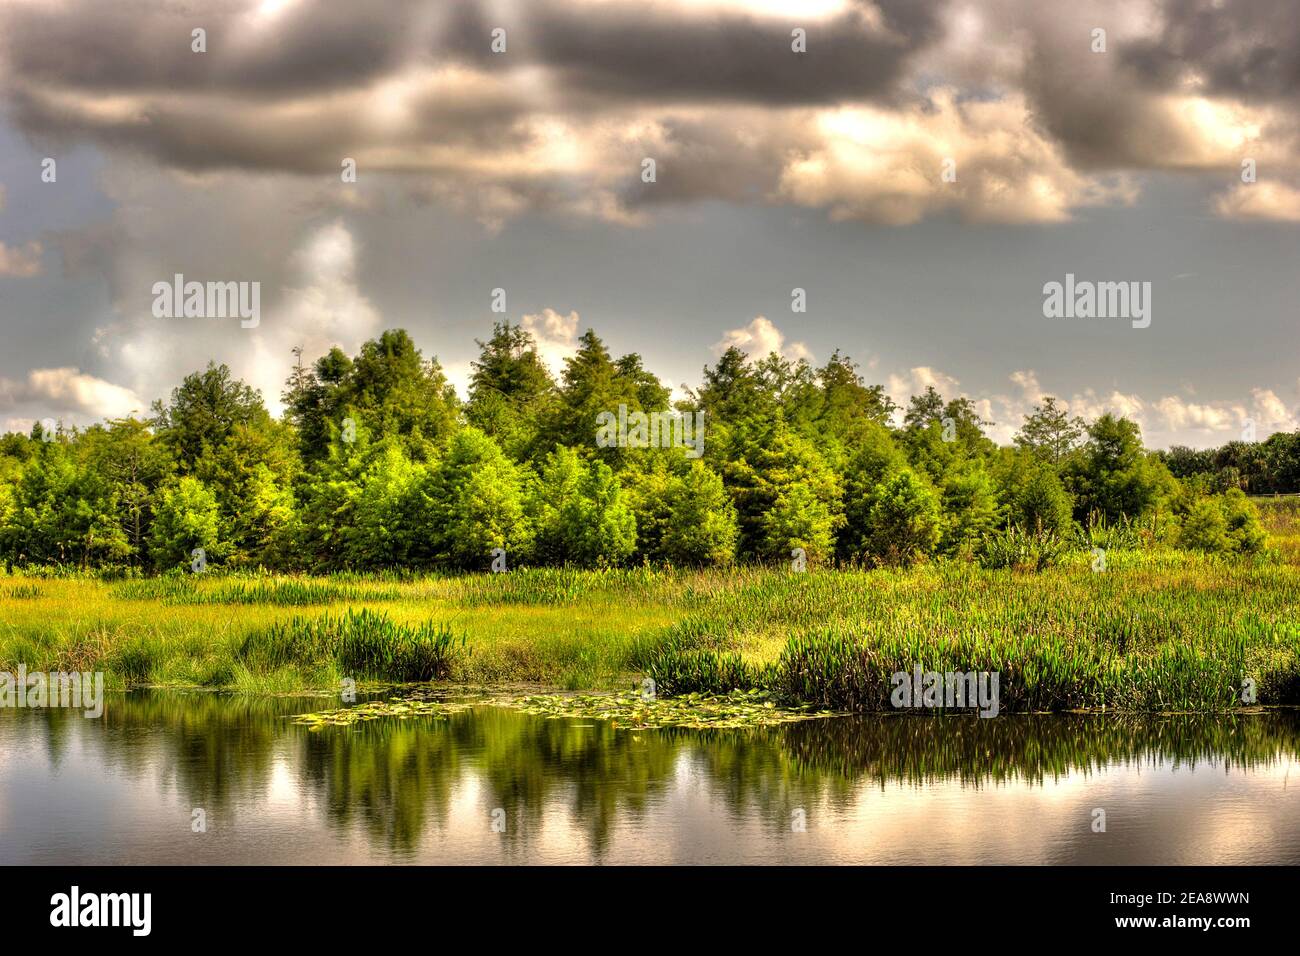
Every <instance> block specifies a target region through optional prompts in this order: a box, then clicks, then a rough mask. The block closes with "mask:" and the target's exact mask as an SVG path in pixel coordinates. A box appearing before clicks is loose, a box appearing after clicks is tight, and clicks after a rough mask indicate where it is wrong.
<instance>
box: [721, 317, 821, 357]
mask: <svg viewBox="0 0 1300 956" xmlns="http://www.w3.org/2000/svg"><path fill="white" fill-rule="evenodd" d="M729 348H737V349H740V351H742V352H744V353H745V354H746V355H748V356H749V357H750V358H753V359H764V358H767V357H768V356H769V355H771V354H772V353H773V352H776V353H777V354H778V355H781V356H782V357H784V358H787V359H790V360H791V361H798V360H799V359H807V360H808V361H810V362H811V361H812V357H813V355H812V352H811V351H809V349H808V346H806V345H805V344H804V343H803V342H790V343H789V344H787V343H786V339H785V333H784V332H782V331H781V330H780V329H779V328H777V327H776V324H775V323H773V322H772V320H771V319H769V318H767V317H766V316H762V315H760V316H756V317H755V318H754V320H753V321H751V322H750V323H749V324H748V325H745V326H742V327H740V328H738V329H728V330H727V331H726V332H724V333H722V339H721V340H720V341H718V342H717V343H716V344H715V345H714V346H713V351H714V354H716V355H721V354H722V353H723V352H725V351H726V350H727V349H729Z"/></svg>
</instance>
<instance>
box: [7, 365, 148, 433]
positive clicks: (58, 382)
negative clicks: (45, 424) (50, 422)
mask: <svg viewBox="0 0 1300 956" xmlns="http://www.w3.org/2000/svg"><path fill="white" fill-rule="evenodd" d="M0 407H3V408H7V409H11V410H12V409H16V408H18V407H22V408H24V409H25V410H31V409H33V408H34V409H36V410H38V411H39V412H41V413H42V414H43V415H54V416H55V417H57V416H58V415H63V414H72V415H76V416H79V417H84V418H88V419H100V418H120V417H122V416H124V415H130V414H132V413H143V412H145V411H147V410H148V407H149V406H148V403H147V402H145V401H143V400H141V398H140V397H139V396H138V395H136V394H135V392H133V391H131V390H130V389H129V388H123V387H122V386H120V385H115V384H113V383H112V382H108V381H105V380H104V379H102V378H96V377H95V376H94V375H87V374H86V373H84V372H82V371H81V370H80V369H77V368H70V367H69V368H36V369H32V370H31V371H30V372H28V373H27V378H26V379H24V380H20V381H15V380H13V379H3V378H0ZM21 421H25V422H28V423H30V421H31V419H21Z"/></svg>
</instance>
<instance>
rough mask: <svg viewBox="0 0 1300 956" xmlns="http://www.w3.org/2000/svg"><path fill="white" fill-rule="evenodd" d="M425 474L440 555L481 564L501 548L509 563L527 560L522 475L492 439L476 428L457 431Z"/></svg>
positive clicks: (464, 563) (529, 541) (529, 530)
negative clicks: (431, 469)
mask: <svg viewBox="0 0 1300 956" xmlns="http://www.w3.org/2000/svg"><path fill="white" fill-rule="evenodd" d="M430 479H431V480H430V483H429V486H430V490H429V492H428V497H429V499H430V500H431V503H432V508H431V509H430V514H431V515H432V516H433V519H434V520H433V528H431V529H430V537H431V538H432V539H433V540H435V541H437V542H438V551H439V556H440V557H442V558H444V559H445V560H449V561H450V562H451V563H453V564H454V565H456V566H457V567H462V568H486V567H488V566H489V564H490V562H491V561H492V552H493V550H495V549H497V548H501V549H503V550H504V551H505V552H506V554H507V556H508V559H509V560H510V562H511V563H513V562H515V561H520V560H527V558H528V556H529V553H530V552H531V549H532V527H531V525H530V523H529V520H528V516H527V514H526V512H525V503H526V495H525V490H526V475H525V473H524V472H523V471H522V469H520V468H519V467H518V466H516V465H515V464H514V463H513V462H511V461H510V460H509V459H508V458H506V456H505V455H504V454H503V453H502V451H501V449H500V448H499V447H498V446H497V443H496V442H495V441H493V440H492V439H491V438H490V437H489V436H487V435H485V434H484V433H483V432H482V431H480V430H479V429H477V428H466V429H463V430H462V431H460V432H457V433H456V436H455V437H454V438H453V439H452V441H451V445H450V447H449V448H448V450H447V454H446V455H445V456H444V457H443V459H442V460H441V461H440V462H439V463H438V467H437V468H435V469H434V470H433V472H432V473H431V476H430Z"/></svg>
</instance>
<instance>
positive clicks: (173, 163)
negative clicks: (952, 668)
mask: <svg viewBox="0 0 1300 956" xmlns="http://www.w3.org/2000/svg"><path fill="white" fill-rule="evenodd" d="M198 28H201V29H202V30H204V31H205V37H204V40H205V46H206V52H195V51H194V49H193V47H194V45H195V41H194V40H193V31H194V30H195V29H198ZM501 30H503V31H504V42H505V50H504V52H495V51H494V49H493V44H494V36H496V37H497V38H498V39H497V45H498V46H499V45H500V37H501V34H500V33H497V32H496V31H501ZM795 30H802V31H803V36H804V37H805V38H806V39H805V41H804V44H805V45H806V51H805V52H796V51H795V50H794V49H792V47H793V46H796V45H799V44H798V43H797V42H796V38H795V36H794V35H793V32H792V31H795ZM1098 31H1104V35H1103V34H1101V33H1099V32H1098ZM1103 43H1104V50H1101V49H1100V47H1101V46H1102V45H1103ZM1298 122H1300V30H1298V29H1297V27H1296V20H1295V10H1294V5H1293V3H1291V2H1289V0H1233V2H1228V0H1223V2H1214V0H1165V2H1147V0H1119V2H1106V0H1071V2H1068V3H1065V2H1061V3H1047V2H1044V0H946V2H945V0H801V2H793V0H792V2H782V0H519V2H513V0H439V2H427V3H416V2H412V0H367V2H365V3H347V2H341V0H335V2H329V0H321V2H316V0H204V2H201V3H200V2H187V0H171V2H169V3H166V4H159V3H156V2H135V0H115V2H113V3H104V2H102V0H0V321H2V322H3V325H2V328H3V333H4V343H5V347H4V348H3V349H0V429H3V428H21V429H24V430H25V429H26V428H27V427H29V426H30V423H31V421H32V420H34V419H40V418H45V417H54V418H59V419H62V420H64V421H67V422H70V423H85V422H89V421H93V420H96V419H98V418H101V417H105V416H117V415H123V414H128V413H130V412H132V411H133V410H140V411H142V412H143V411H145V410H147V408H148V405H149V402H150V401H152V400H153V399H154V398H156V397H159V396H160V395H163V394H165V393H166V392H167V391H168V390H169V389H170V388H171V387H172V386H173V385H175V384H176V383H177V382H178V381H179V379H180V378H181V377H182V376H183V375H184V374H185V373H187V372H189V371H192V370H194V369H196V368H200V367H202V365H203V364H205V363H206V362H207V361H208V360H209V359H215V360H217V361H224V362H226V363H228V364H229V365H230V366H231V367H232V368H233V369H234V370H235V371H236V372H237V373H238V374H240V375H242V376H243V377H245V378H246V379H247V380H248V381H250V382H251V383H253V384H255V385H257V386H258V387H260V388H261V389H262V390H263V392H264V394H265V395H266V397H267V399H268V403H269V404H270V405H272V407H274V408H278V405H279V402H278V398H279V391H280V386H281V384H282V383H283V380H284V378H285V376H286V374H287V372H288V369H289V366H290V364H291V362H292V356H291V354H290V349H291V348H293V347H294V346H298V345H301V346H303V347H304V349H305V351H306V355H307V356H308V357H309V358H311V357H314V356H316V355H318V354H320V353H321V352H323V351H324V350H325V349H326V348H328V347H329V346H330V345H332V344H336V343H337V344H340V345H342V346H343V347H344V348H346V349H348V350H354V349H355V348H356V347H357V346H358V345H359V344H360V343H361V342H362V341H364V340H365V339H366V338H369V337H371V336H373V335H375V334H376V333H377V332H379V331H380V330H381V329H383V328H386V327H396V326H401V327H405V328H407V329H409V330H410V331H411V333H412V334H413V335H414V336H415V338H416V341H417V342H418V343H419V344H420V345H421V347H422V348H424V350H425V352H426V354H432V355H436V356H437V357H438V359H439V360H440V361H441V362H442V363H443V365H444V366H445V367H446V368H447V370H448V373H449V375H450V376H451V378H452V380H453V381H456V382H458V383H460V384H461V385H462V386H463V383H464V381H465V379H466V377H467V375H468V370H469V361H470V360H471V358H473V357H474V356H475V355H476V352H477V350H476V348H475V345H474V339H475V338H476V337H477V338H484V337H486V336H487V334H488V333H489V332H490V329H491V325H492V322H493V320H494V319H500V318H502V316H501V315H496V314H494V313H493V312H492V308H491V306H492V301H493V290H494V289H496V288H502V289H504V290H505V292H506V313H505V317H508V318H510V319H512V320H513V321H517V322H522V323H524V324H525V325H526V326H527V327H529V328H530V329H531V330H532V331H533V332H534V334H535V335H536V336H537V337H538V339H539V341H540V342H541V344H542V346H543V350H544V353H545V354H546V356H547V357H548V359H549V360H551V361H552V362H553V363H554V364H556V365H557V366H558V365H559V364H560V363H561V362H562V361H563V358H564V357H565V355H566V354H569V352H570V351H571V349H572V347H573V343H574V342H575V340H576V338H577V336H578V335H579V334H581V332H582V330H584V329H585V328H588V327H592V328H595V329H596V330H597V332H598V333H599V334H600V335H601V336H602V337H604V338H605V340H606V341H607V343H609V345H610V347H611V348H612V349H613V350H614V351H615V352H618V353H622V352H632V351H635V352H640V353H641V354H642V355H643V356H644V357H645V359H646V362H647V364H648V366H649V367H650V368H651V369H653V370H655V371H656V372H658V373H659V374H660V375H661V376H663V377H665V378H666V379H668V380H670V381H671V382H672V383H673V384H674V385H677V386H683V385H693V384H695V383H697V382H698V381H699V379H700V373H701V370H702V368H703V366H704V365H705V364H706V363H711V362H712V361H713V360H714V358H715V357H716V355H717V354H718V352H719V351H720V350H721V349H723V348H725V347H726V346H727V345H731V344H735V345H738V346H740V347H742V348H744V349H746V350H748V351H750V352H752V353H755V354H765V353H767V352H768V351H771V350H774V349H775V350H778V351H782V352H783V353H784V354H786V355H788V356H791V357H807V358H809V359H811V360H813V361H815V362H821V361H824V360H825V359H826V358H828V357H829V356H830V354H831V353H832V352H833V351H834V350H835V349H836V348H839V349H841V350H842V351H844V352H847V353H848V354H849V355H851V356H852V357H853V358H854V359H855V360H857V361H858V362H859V363H860V364H861V366H862V368H863V370H864V373H865V374H866V375H867V377H868V378H869V379H870V380H872V381H876V382H880V383H883V384H885V385H886V386H887V387H888V388H889V390H890V392H891V394H893V395H894V396H895V398H896V399H898V400H899V401H904V400H905V399H906V397H907V396H908V395H909V394H911V393H913V392H915V391H919V390H921V389H923V388H924V386H925V385H927V384H934V385H936V386H937V387H938V388H939V389H940V390H941V391H943V392H944V393H945V394H946V395H948V396H953V395H956V394H964V395H968V396H970V397H971V398H972V399H974V400H976V401H977V402H978V403H980V404H979V407H980V408H981V409H982V410H983V412H984V415H985V417H986V418H988V419H991V420H993V421H994V422H995V423H996V426H995V427H994V429H993V433H994V435H995V436H996V437H999V438H1001V439H1007V438H1009V436H1010V435H1011V433H1012V432H1014V430H1015V428H1016V426H1018V425H1019V423H1020V420H1021V417H1022V416H1023V414H1024V412H1025V411H1026V410H1028V409H1029V408H1031V407H1032V405H1033V403H1034V402H1035V401H1036V400H1038V399H1040V398H1041V396H1043V395H1044V394H1054V395H1057V396H1060V397H1061V398H1063V399H1065V400H1066V401H1067V402H1068V404H1069V406H1070V408H1071V409H1072V410H1073V411H1075V412H1077V413H1079V414H1082V415H1084V416H1093V415H1096V414H1098V413H1100V412H1101V411H1103V410H1107V409H1110V410H1115V411H1119V412H1122V413H1124V414H1127V415H1129V416H1130V417H1133V418H1135V419H1136V420H1138V421H1139V422H1140V423H1141V425H1142V427H1143V431H1144V434H1145V436H1146V439H1147V441H1148V443H1149V444H1151V445H1155V446H1164V445H1168V444H1170V443H1186V444H1192V445H1197V446H1206V445H1215V444H1221V443H1223V442H1225V441H1229V440H1232V439H1235V438H1237V437H1239V436H1240V435H1241V433H1242V430H1243V428H1245V427H1247V422H1248V421H1249V422H1253V423H1254V426H1255V428H1256V431H1257V434H1258V436H1259V437H1261V438H1262V437H1264V436H1265V435H1267V434H1269V433H1270V432H1272V431H1275V430H1278V429H1287V430H1290V429H1294V428H1296V427H1297V425H1298V424H1300V423H1298V422H1297V411H1298V409H1300V388H1298V385H1300V362H1297V359H1296V349H1295V335H1294V331H1293V330H1294V329H1295V328H1296V325H1297V323H1296V321H1295V320H1296V316H1297V301H1298V299H1300V269H1298V268H1297V266H1300V258H1298V257H1297V254H1298V253H1300V126H1298V125H1297V124H1298ZM47 158H48V159H53V160H54V161H55V163H54V171H55V178H54V181H53V182H46V181H43V179H42V170H43V168H48V166H49V164H44V166H43V161H44V160H46V159H47ZM348 159H351V160H354V161H355V163H356V169H357V176H356V182H344V181H343V179H344V177H343V175H342V174H341V170H342V167H343V164H344V161H345V160H348ZM646 159H653V160H654V173H655V175H654V181H653V182H646V181H644V177H643V169H644V160H646ZM1247 161H1250V163H1249V164H1248V165H1250V166H1252V167H1253V169H1254V171H1255V176H1254V180H1255V181H1253V182H1247V181H1243V163H1247ZM945 171H947V172H948V173H949V175H947V176H945V175H944V173H945ZM47 178H48V177H47ZM1246 178H1249V177H1246ZM954 180H955V181H954ZM176 273H181V274H183V275H184V276H185V277H186V278H187V279H189V280H197V281H249V282H252V281H257V282H260V283H261V296H262V301H261V312H262V317H261V323H260V325H259V326H258V327H257V328H255V329H245V328H241V327H240V323H239V321H238V319H198V318H189V319H184V318H179V319H170V318H162V319H160V318H155V317H154V315H153V312H152V305H153V298H154V296H153V292H152V288H153V285H154V283H156V282H159V281H167V280H170V279H171V277H172V276H173V275H174V274H176ZM1067 273H1072V274H1074V275H1075V276H1076V277H1077V278H1078V279H1079V280H1090V281H1139V282H1150V283H1151V289H1152V315H1151V317H1152V321H1151V324H1150V326H1149V327H1148V328H1143V329H1138V328H1133V327H1132V324H1131V322H1129V321H1128V320H1127V319H1124V318H1118V319H1114V318H1112V319H1083V318H1045V317H1044V314H1043V301H1044V295H1043V286H1044V284H1045V283H1048V282H1053V281H1058V282H1059V281H1064V279H1065V276H1066V274H1067ZM795 288H799V289H803V290H805V294H806V303H807V308H806V311H803V312H797V311H794V310H793V309H792V290H793V289H795Z"/></svg>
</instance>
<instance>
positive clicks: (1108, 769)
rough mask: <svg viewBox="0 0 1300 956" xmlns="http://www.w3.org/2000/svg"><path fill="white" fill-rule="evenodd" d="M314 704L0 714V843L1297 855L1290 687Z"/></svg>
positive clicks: (1174, 859)
mask: <svg viewBox="0 0 1300 956" xmlns="http://www.w3.org/2000/svg"><path fill="white" fill-rule="evenodd" d="M320 706H321V702H320V700H319V699H318V698H317V699H312V698H306V699H293V698H260V699H255V698H248V697H239V696H234V695H225V694H213V693H190V692H182V691H136V692H132V693H129V694H119V695H110V696H109V698H108V701H107V706H106V711H105V714H104V716H103V717H102V718H101V719H98V720H91V719H85V718H83V717H81V716H80V715H79V714H76V713H72V712H68V711H60V710H47V711H27V710H3V711H0V863H3V864H14V863H40V864H114V863H223V864H288V863H308V864H348V863H390V862H391V863H619V864H632V863H895V864H897V863H901V864H936V863H937V864H944V863H970V864H979V863H1083V864H1102V863H1119V864H1127V863H1157V864H1238V863H1286V864H1296V863H1300V768H1296V767H1294V764H1295V763H1297V762H1300V761H1298V759H1297V758H1298V757H1300V712H1297V711H1292V710H1277V711H1268V712H1264V713H1257V714H1243V715H1236V716H1232V717H1199V716H1164V717H1143V718H1137V717H1117V716H1100V715H1098V716H1014V715H1003V716H1000V717H998V718H995V719H991V720H981V719H979V718H976V717H973V716H964V715H963V716H951V717H920V716H914V715H907V716H893V715H891V716H884V717H836V718H830V719H823V720H811V721H805V722H800V723H793V724H784V725H780V726H773V727H759V728H754V729H746V730H685V729H658V730H627V729H621V728H616V727H611V726H610V725H609V724H607V723H603V722H600V721H596V720H591V719H580V718H569V717H566V718H549V719H548V718H546V717H542V716H536V715H530V714H525V713H521V712H519V711H517V710H513V709H509V708H503V707H499V706H494V707H475V708H473V709H470V710H465V711H462V712H459V713H453V714H450V715H449V716H448V717H446V718H444V719H432V718H426V717H420V718H414V719H411V720H404V721H403V720H391V719H385V720H375V721H369V722H366V723H360V724H356V725H353V726H348V727H324V728H321V729H316V730H313V729H309V728H307V727H304V726H301V725H298V724H294V723H291V722H290V721H289V720H288V719H287V718H288V717H289V716H290V715H293V714H299V713H302V712H304V711H311V710H314V709H318V708H319V707H320ZM1293 769H1295V770H1296V771H1297V774H1296V776H1297V779H1296V780H1295V781H1294V782H1293V781H1291V779H1290V778H1291V776H1292V770H1293ZM1103 823H1104V830H1103V829H1102V826H1101V825H1102V824H1103Z"/></svg>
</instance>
